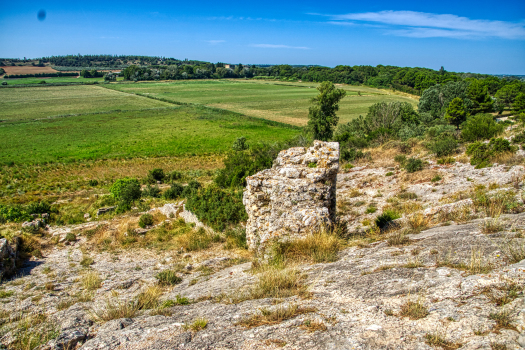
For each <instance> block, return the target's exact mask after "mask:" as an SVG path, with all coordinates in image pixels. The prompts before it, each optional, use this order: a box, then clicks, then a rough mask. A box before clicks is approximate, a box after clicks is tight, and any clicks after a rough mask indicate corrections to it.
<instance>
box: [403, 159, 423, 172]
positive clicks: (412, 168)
mask: <svg viewBox="0 0 525 350" xmlns="http://www.w3.org/2000/svg"><path fill="white" fill-rule="evenodd" d="M405 170H406V171H407V173H415V172H416V171H421V170H423V161H422V160H421V159H418V158H408V159H407V161H406V163H405Z"/></svg>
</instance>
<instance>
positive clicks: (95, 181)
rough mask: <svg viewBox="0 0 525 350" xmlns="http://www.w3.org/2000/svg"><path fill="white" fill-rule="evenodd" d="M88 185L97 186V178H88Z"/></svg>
mask: <svg viewBox="0 0 525 350" xmlns="http://www.w3.org/2000/svg"><path fill="white" fill-rule="evenodd" d="M88 185H89V186H98V180H89V181H88Z"/></svg>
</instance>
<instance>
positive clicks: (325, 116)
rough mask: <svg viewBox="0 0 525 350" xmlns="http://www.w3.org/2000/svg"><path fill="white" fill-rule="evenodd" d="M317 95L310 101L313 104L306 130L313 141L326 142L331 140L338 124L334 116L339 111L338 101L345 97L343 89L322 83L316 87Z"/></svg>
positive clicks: (336, 117) (329, 83)
mask: <svg viewBox="0 0 525 350" xmlns="http://www.w3.org/2000/svg"><path fill="white" fill-rule="evenodd" d="M317 90H319V95H317V97H314V98H313V99H312V102H313V103H314V105H313V106H311V107H310V109H309V113H308V129H309V131H310V132H311V133H312V134H313V137H314V139H317V140H322V141H327V140H329V139H331V138H332V135H333V133H334V128H335V127H336V126H337V123H338V122H339V117H338V116H337V115H336V114H335V112H336V111H338V110H339V101H341V99H342V98H343V97H345V95H346V91H345V90H343V89H337V88H336V87H335V85H334V83H332V82H329V81H324V82H322V83H321V85H319V86H318V87H317Z"/></svg>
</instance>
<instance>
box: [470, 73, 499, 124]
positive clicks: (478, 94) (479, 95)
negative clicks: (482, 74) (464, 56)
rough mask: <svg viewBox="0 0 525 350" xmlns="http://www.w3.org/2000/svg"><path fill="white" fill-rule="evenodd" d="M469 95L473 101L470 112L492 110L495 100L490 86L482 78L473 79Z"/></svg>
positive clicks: (487, 111)
mask: <svg viewBox="0 0 525 350" xmlns="http://www.w3.org/2000/svg"><path fill="white" fill-rule="evenodd" d="M467 97H468V98H469V99H470V100H471V101H472V107H471V108H470V114H472V115H474V114H478V113H489V112H492V105H493V104H494V101H493V100H492V98H491V97H490V94H489V91H488V87H487V86H485V85H484V84H483V82H481V81H480V80H473V81H471V82H470V85H469V86H468V89H467Z"/></svg>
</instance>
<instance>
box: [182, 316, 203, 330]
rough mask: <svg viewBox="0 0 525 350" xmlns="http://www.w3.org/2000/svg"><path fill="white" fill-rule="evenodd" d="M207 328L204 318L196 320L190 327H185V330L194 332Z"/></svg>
mask: <svg viewBox="0 0 525 350" xmlns="http://www.w3.org/2000/svg"><path fill="white" fill-rule="evenodd" d="M206 326H208V320H207V319H205V318H197V319H195V320H194V321H193V322H192V323H191V324H190V325H187V326H186V327H185V328H186V329H191V330H192V331H194V332H198V331H202V330H203V329H204V328H206Z"/></svg>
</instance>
